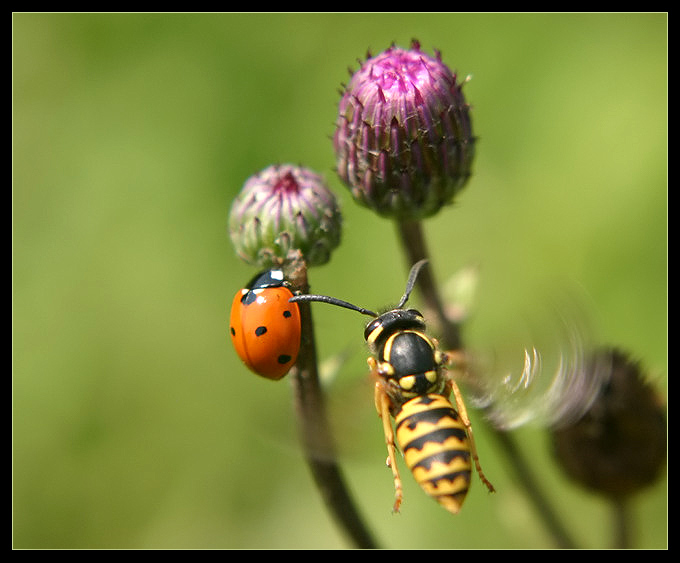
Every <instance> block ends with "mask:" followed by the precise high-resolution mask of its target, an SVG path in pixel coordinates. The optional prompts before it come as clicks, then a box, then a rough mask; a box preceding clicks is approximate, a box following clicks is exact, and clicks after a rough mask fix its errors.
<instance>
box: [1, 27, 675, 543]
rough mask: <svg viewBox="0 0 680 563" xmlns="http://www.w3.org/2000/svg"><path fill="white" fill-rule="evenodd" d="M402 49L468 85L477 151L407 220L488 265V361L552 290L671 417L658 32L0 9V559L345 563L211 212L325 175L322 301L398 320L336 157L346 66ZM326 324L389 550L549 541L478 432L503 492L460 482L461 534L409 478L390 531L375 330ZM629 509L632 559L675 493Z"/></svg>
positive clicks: (384, 249) (483, 292)
mask: <svg viewBox="0 0 680 563" xmlns="http://www.w3.org/2000/svg"><path fill="white" fill-rule="evenodd" d="M414 37H415V38H418V39H419V40H420V42H421V45H422V48H423V49H424V50H426V51H428V52H432V51H433V49H435V48H436V49H440V50H441V51H442V53H443V59H444V61H445V62H446V63H447V64H448V65H449V66H450V67H451V68H452V69H454V70H456V71H457V72H458V73H459V75H460V76H466V75H468V74H469V75H471V76H472V80H471V81H470V82H469V84H467V85H466V86H465V93H466V96H467V99H468V101H469V102H470V103H471V104H472V106H473V120H474V128H475V133H476V134H477V135H478V136H479V144H478V156H477V158H476V161H475V175H474V177H473V178H472V180H471V181H470V182H469V184H468V186H467V187H466V189H465V191H464V192H463V193H462V194H461V196H460V197H459V198H458V200H457V202H456V205H455V206H453V207H450V208H447V209H446V210H445V211H444V212H442V213H440V214H439V215H438V216H437V217H436V218H434V219H431V220H429V221H428V222H427V224H426V232H427V235H428V239H429V244H430V246H431V249H430V250H431V254H432V259H433V262H434V266H435V271H436V273H437V276H438V278H440V280H441V281H442V282H443V281H444V280H446V279H448V278H449V277H450V276H452V275H453V274H454V273H455V272H456V271H458V270H459V269H460V268H462V267H464V266H468V265H471V264H474V265H477V266H478V267H479V271H480V284H479V290H478V296H477V297H478V310H477V317H476V318H477V319H478V322H479V326H480V327H481V326H487V327H492V328H491V329H489V331H488V334H493V335H494V337H495V338H500V339H502V338H503V336H502V335H503V334H504V333H505V334H508V335H509V334H512V331H513V324H514V323H515V322H519V321H520V318H521V317H522V315H523V314H524V313H526V312H530V313H532V314H533V313H537V314H539V313H540V311H541V309H542V307H543V304H542V303H541V300H540V298H539V297H538V296H539V295H542V294H544V293H550V291H551V289H552V288H553V285H554V284H557V285H560V284H562V283H564V284H565V285H573V286H575V287H578V288H579V290H581V291H582V292H583V294H584V295H587V299H588V303H589V319H588V320H589V322H590V323H591V324H592V325H593V328H594V329H595V332H596V333H597V341H598V342H602V343H607V344H617V345H619V346H621V347H623V348H625V349H627V350H630V351H631V352H632V354H633V355H634V356H635V357H636V358H638V359H640V360H641V361H642V362H643V364H644V365H645V366H646V367H647V368H648V369H649V372H650V377H651V378H652V380H653V381H654V382H655V384H656V385H657V386H658V387H659V390H660V391H661V393H662V394H664V395H665V392H666V375H667V338H666V337H667V333H666V330H667V325H666V323H667V212H668V209H667V150H668V145H667V102H668V99H667V93H668V84H667V70H668V59H667V54H668V53H667V49H668V46H667V16H666V15H665V14H651V15H650V14H596V15H585V14H566V15H565V14H421V15H419V14H387V15H386V14H196V15H192V14H14V16H13V188H12V197H13V202H12V204H13V206H12V213H13V217H12V220H13V225H12V227H13V241H12V245H13V246H12V259H13V316H12V324H13V343H12V344H13V349H12V354H13V358H12V359H13V405H12V411H13V541H14V546H15V547H16V548H343V547H348V546H349V545H350V544H349V543H348V542H347V541H346V539H345V537H344V536H343V534H342V533H341V532H339V531H338V530H337V528H336V527H335V525H334V523H333V522H332V520H331V519H330V517H329V516H328V514H327V512H326V511H325V509H324V506H323V504H322V502H321V501H320V497H319V495H318V493H317V491H316V490H315V488H314V485H313V483H312V480H311V479H310V476H309V473H308V470H307V467H306V465H305V464H304V462H303V460H302V456H301V453H300V451H299V447H298V443H297V429H296V421H295V417H294V413H293V407H292V402H291V392H290V387H289V385H288V383H287V381H286V380H284V381H283V382H279V383H278V384H276V383H271V382H269V381H264V380H260V379H258V378H256V377H255V376H253V375H251V374H250V373H249V372H247V371H246V369H245V368H244V367H243V366H242V365H241V364H240V363H239V361H238V359H237V358H236V355H235V353H234V352H233V350H232V349H231V346H230V344H229V342H228V339H227V316H228V307H229V305H230V302H231V299H232V297H233V294H234V293H235V292H236V291H237V289H239V288H240V287H241V285H242V284H243V283H245V281H246V280H247V279H248V278H249V277H250V276H251V275H252V274H253V273H254V271H253V269H252V268H251V267H249V266H247V265H245V264H243V263H241V262H239V261H238V260H237V259H236V257H235V256H234V254H233V251H232V248H231V244H230V241H229V240H228V236H227V233H226V224H227V216H228V211H229V207H230V204H231V201H232V199H233V198H234V196H235V194H236V193H237V192H238V191H239V189H240V188H241V186H242V184H243V182H244V181H245V180H246V178H247V177H248V176H250V175H251V174H253V173H255V172H257V171H259V170H260V169H262V168H264V167H265V166H268V165H269V164H272V163H283V162H292V163H300V164H304V165H306V166H309V167H310V168H313V169H315V170H318V171H320V172H322V173H323V174H325V176H326V178H327V179H328V182H329V184H330V185H331V187H333V188H334V189H335V191H336V193H337V195H338V197H339V198H340V200H341V203H342V206H343V212H344V216H345V227H344V231H343V244H342V246H341V247H340V248H339V249H338V250H337V251H336V252H335V254H334V256H333V258H332V260H331V262H330V263H329V264H327V265H326V266H324V267H321V268H318V269H316V270H314V271H312V273H311V275H312V278H311V281H312V286H313V289H314V290H316V291H318V292H322V293H327V294H331V295H337V296H339V297H343V298H345V299H348V300H350V301H354V302H359V304H361V305H363V306H366V307H371V308H375V307H380V306H381V305H383V304H384V303H385V302H386V301H392V300H394V299H397V298H398V297H399V296H400V295H401V292H402V291H403V284H404V280H405V276H406V265H405V264H404V260H403V259H402V257H401V255H400V251H399V249H398V246H397V243H396V240H395V236H394V229H393V227H392V225H391V224H390V223H389V222H387V221H384V220H380V219H377V218H375V217H373V216H372V215H371V214H370V213H369V212H368V211H366V210H363V209H359V208H357V207H356V206H355V205H354V204H353V203H352V201H351V199H350V198H349V197H348V193H347V192H346V190H345V189H344V188H343V187H341V185H340V183H339V181H338V180H337V178H336V177H335V176H334V174H333V171H332V168H333V153H332V146H331V142H330V140H329V137H330V135H331V134H332V132H333V122H334V119H335V107H336V104H337V101H338V100H339V93H338V91H339V87H340V84H341V83H342V82H344V81H347V80H348V77H349V75H348V72H347V69H348V67H352V68H356V67H357V66H358V63H357V62H356V61H357V59H358V58H363V57H364V56H365V54H366V51H367V49H370V50H371V51H372V52H373V53H374V54H375V53H377V52H379V51H380V50H382V49H384V48H386V47H387V46H389V45H390V43H392V42H396V43H397V44H399V45H402V46H407V45H408V44H409V42H410V40H411V38H414ZM556 280H558V281H556ZM315 320H316V329H317V338H318V347H319V351H320V354H321V356H323V357H329V356H331V355H333V354H336V353H338V352H342V351H348V352H350V356H349V360H348V362H347V364H346V365H345V367H344V368H343V371H342V373H341V375H340V376H339V377H338V379H337V381H336V382H335V383H334V384H333V386H332V388H330V389H329V402H330V410H331V413H332V418H333V424H334V425H335V434H336V436H337V442H338V444H337V445H338V449H339V452H340V454H339V455H340V461H341V464H342V467H343V471H344V473H345V476H346V478H347V481H348V483H349V485H350V487H351V489H352V491H353V493H354V495H355V497H356V499H357V503H358V505H359V507H360V510H361V512H362V514H363V515H364V517H365V518H366V520H367V521H368V523H369V525H370V527H371V529H372V530H373V532H374V533H375V535H376V537H377V539H378V541H379V543H380V544H381V545H382V546H385V547H391V548H484V547H488V548H542V547H551V546H553V544H552V543H551V540H550V538H549V536H548V534H547V533H546V531H545V528H544V526H543V524H542V522H541V520H540V519H539V518H537V516H536V514H535V512H534V510H533V508H532V506H531V505H530V504H529V503H527V501H526V499H525V498H524V497H523V496H522V494H521V490H520V489H519V488H518V486H517V483H516V482H515V479H514V477H513V474H512V472H510V471H509V470H508V467H507V462H506V460H505V458H504V457H503V455H502V453H501V452H499V451H498V450H497V448H496V446H495V443H494V442H493V440H492V439H490V438H489V436H488V434H487V433H486V431H485V428H484V426H483V425H480V424H478V425H477V429H476V433H477V441H478V442H479V448H480V456H481V458H482V462H483V465H484V469H485V472H486V474H487V475H488V476H489V478H490V479H491V480H492V481H493V482H494V484H495V486H496V488H497V489H498V494H496V495H493V496H490V495H487V494H486V493H485V492H484V491H483V488H482V487H481V486H480V484H479V482H478V481H476V482H475V483H474V486H473V489H472V491H471V493H470V495H469V498H468V500H467V501H466V505H465V507H464V510H463V511H462V512H461V514H459V515H458V516H456V517H453V516H451V515H450V514H448V513H446V512H445V511H443V510H442V509H441V508H439V507H438V506H437V505H436V504H435V503H433V502H432V501H431V500H430V499H428V498H427V497H426V496H425V495H424V494H422V493H421V492H420V490H419V489H418V488H417V486H416V485H415V484H414V483H413V481H412V479H411V477H410V476H409V475H408V473H407V472H404V483H405V495H406V497H405V502H404V505H403V510H402V513H401V514H400V515H392V514H391V512H390V509H391V503H392V495H393V489H392V481H391V476H390V473H389V471H388V470H387V469H386V468H385V467H384V459H385V449H384V444H383V436H382V431H381V427H380V423H379V421H378V419H377V417H376V415H375V411H374V408H373V404H372V400H373V398H372V391H371V389H370V386H369V384H368V382H367V381H366V373H365V354H366V351H365V349H364V344H363V339H362V331H363V328H362V327H363V322H364V319H363V318H359V316H358V315H356V316H355V315H354V314H351V313H349V312H345V313H342V312H341V311H339V310H335V309H334V308H332V307H328V308H324V307H317V308H316V309H315ZM471 330H472V329H471ZM472 333H473V334H474V336H475V345H478V346H480V347H484V346H487V345H488V346H490V347H493V345H494V344H493V342H485V341H484V339H485V334H487V332H485V330H483V329H482V328H480V329H478V330H476V331H475V330H472ZM352 335H355V337H354V338H353V337H352ZM631 416H632V417H634V416H635V414H634V413H631ZM476 419H477V420H478V417H476ZM517 439H518V441H519V443H520V444H521V445H522V448H523V449H524V450H525V453H526V455H527V457H528V458H529V459H530V460H531V461H532V463H533V464H534V465H533V466H534V468H535V470H536V472H537V473H538V474H539V475H540V477H541V481H542V483H541V484H542V486H543V487H544V488H545V490H546V492H547V493H548V495H549V497H550V498H551V499H552V500H553V501H554V502H555V503H556V504H557V506H558V507H559V509H560V511H561V515H562V516H563V518H564V520H565V522H566V523H567V526H568V528H569V529H570V531H571V532H572V533H573V535H574V537H575V539H576V540H577V542H578V544H579V545H580V546H583V547H593V548H600V547H608V546H609V545H611V528H612V522H611V519H610V514H609V507H608V505H607V504H606V503H605V502H603V501H602V500H601V499H599V498H597V497H595V496H593V495H590V494H588V493H587V492H585V491H583V490H582V489H580V488H578V487H577V486H575V485H573V484H572V483H570V482H569V481H567V480H566V479H565V478H564V476H563V475H562V474H561V473H560V470H559V468H557V467H556V466H555V463H554V461H553V459H552V458H551V456H550V449H549V445H548V444H547V443H546V440H545V437H544V435H543V434H542V433H541V432H540V431H538V430H533V429H523V430H521V431H519V432H518V433H517ZM631 455H635V453H634V444H631ZM632 508H633V529H634V531H635V544H634V545H635V546H636V547H649V548H664V547H666V545H667V487H666V477H665V475H664V476H663V477H662V479H661V480H660V481H659V482H658V483H657V484H656V485H655V486H653V487H651V488H649V489H648V490H646V491H645V492H644V493H643V494H641V495H639V496H638V497H636V498H635V499H634V502H633V504H632Z"/></svg>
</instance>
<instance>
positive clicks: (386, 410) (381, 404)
mask: <svg viewBox="0 0 680 563" xmlns="http://www.w3.org/2000/svg"><path fill="white" fill-rule="evenodd" d="M372 359H373V358H370V359H369V365H371V368H374V367H375V362H373V363H372V362H371V361H370V360H372ZM390 405H391V401H390V398H389V396H388V395H387V393H386V392H385V389H384V383H383V381H382V380H381V379H379V378H378V379H377V381H376V382H375V408H376V410H377V411H378V416H379V417H380V418H381V419H382V424H383V433H384V434H385V444H387V466H388V467H389V468H390V469H391V470H392V477H393V478H394V507H393V508H392V511H393V512H399V507H400V506H401V501H402V498H403V494H402V488H401V477H400V476H399V468H398V467H397V453H396V451H397V448H396V446H395V444H394V431H393V430H392V421H391V415H390Z"/></svg>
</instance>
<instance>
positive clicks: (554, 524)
mask: <svg viewBox="0 0 680 563" xmlns="http://www.w3.org/2000/svg"><path fill="white" fill-rule="evenodd" d="M397 232H398V235H399V239H400V240H401V244H402V247H403V249H404V252H405V254H406V257H407V260H408V264H407V269H408V268H410V267H411V265H413V264H415V263H416V262H417V261H418V260H422V259H423V258H427V259H428V260H429V259H430V257H429V253H428V249H427V244H426V241H425V235H424V233H423V228H422V224H421V223H420V222H419V221H397ZM418 288H419V290H420V292H421V295H422V298H423V300H424V302H425V305H426V307H427V309H428V310H429V312H430V313H431V314H433V315H434V317H435V319H436V323H437V325H438V329H439V330H440V331H441V341H442V344H443V345H444V349H445V350H462V349H463V339H462V336H461V327H460V325H459V324H458V323H454V322H453V321H451V319H450V318H449V317H448V315H447V314H446V311H445V309H444V306H443V304H442V300H441V298H440V297H439V291H438V289H437V284H436V282H435V278H434V274H433V267H432V263H431V260H430V263H429V264H428V267H427V268H424V269H423V271H422V273H421V275H420V277H419V278H418ZM491 430H492V431H493V433H494V434H495V436H496V438H497V440H498V444H499V445H500V446H501V447H502V449H503V451H504V452H505V454H506V456H507V458H508V461H509V464H510V466H511V467H513V468H514V470H515V474H516V477H517V479H518V480H519V482H520V484H521V485H522V487H523V488H524V491H525V493H526V494H527V496H528V498H529V499H530V500H531V501H532V503H533V505H534V507H535V509H536V510H537V512H538V513H539V514H540V515H541V518H542V520H543V522H544V523H545V525H546V527H547V528H548V530H549V531H550V533H551V534H552V537H553V540H554V541H555V543H556V545H558V546H559V547H561V548H573V547H574V543H573V541H572V540H571V539H570V538H569V535H568V533H567V532H566V529H565V527H564V526H563V524H562V523H561V522H560V519H559V518H558V516H557V512H556V511H555V510H554V509H553V507H552V506H551V504H550V502H548V499H547V497H546V496H545V494H544V493H543V491H542V490H541V488H540V487H539V486H538V481H537V479H536V477H535V475H533V473H532V471H531V469H530V467H531V466H530V464H528V463H527V462H526V460H525V459H524V456H523V455H522V452H521V451H520V449H519V448H518V447H517V444H516V443H515V441H514V439H513V437H512V436H511V435H509V434H508V433H506V432H502V431H500V430H498V429H496V428H493V427H491Z"/></svg>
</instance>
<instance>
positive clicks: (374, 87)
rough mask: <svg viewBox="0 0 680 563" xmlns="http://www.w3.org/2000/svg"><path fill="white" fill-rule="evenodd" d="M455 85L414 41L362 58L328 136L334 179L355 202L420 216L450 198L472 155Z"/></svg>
mask: <svg viewBox="0 0 680 563" xmlns="http://www.w3.org/2000/svg"><path fill="white" fill-rule="evenodd" d="M461 88H462V83H461V84H457V83H456V75H455V74H454V73H452V72H451V71H450V70H449V68H448V67H447V66H446V65H445V64H444V63H443V62H442V60H441V55H440V53H439V52H437V53H436V56H435V57H431V56H429V55H427V54H425V53H423V52H422V51H421V50H420V44H419V43H418V42H417V41H413V43H412V45H411V49H408V50H405V49H400V48H397V47H395V46H392V47H390V48H389V49H387V50H386V51H384V52H382V53H381V54H380V55H377V56H376V57H370V56H369V58H368V59H367V60H366V61H365V62H364V63H363V64H362V65H361V68H360V69H359V70H358V71H357V72H355V73H354V74H353V76H352V79H351V80H350V82H349V84H348V85H347V87H346V88H345V90H344V92H343V95H342V98H341V100H340V104H339V109H338V118H337V121H336V130H335V135H334V138H333V144H334V147H335V153H336V160H337V172H338V175H339V176H340V178H341V179H342V180H343V182H344V183H345V184H346V185H347V186H348V187H349V188H350V190H351V191H352V195H353V196H354V198H355V199H356V200H357V201H358V202H360V203H361V204H362V205H365V206H367V207H369V208H371V209H374V210H375V211H376V212H378V213H379V214H380V215H383V216H387V217H394V218H398V219H421V218H424V217H427V216H430V215H432V214H434V213H436V212H437V211H438V210H439V209H440V208H441V207H442V206H443V205H445V204H448V203H450V202H451V201H452V200H453V197H454V196H455V195H456V193H458V192H459V191H460V190H461V189H462V188H463V186H464V185H465V183H466V182H467V179H468V178H469V176H470V174H471V165H472V160H473V156H474V140H475V139H474V137H473V135H472V125H471V122H470V115H469V106H468V105H467V104H466V102H465V98H464V97H463V93H462V91H461Z"/></svg>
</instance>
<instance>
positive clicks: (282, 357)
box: [277, 354, 291, 365]
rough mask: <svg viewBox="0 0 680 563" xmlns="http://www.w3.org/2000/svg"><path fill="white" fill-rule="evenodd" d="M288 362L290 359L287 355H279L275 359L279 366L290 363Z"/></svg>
mask: <svg viewBox="0 0 680 563" xmlns="http://www.w3.org/2000/svg"><path fill="white" fill-rule="evenodd" d="M290 360H291V357H290V356H289V355H288V354H281V355H280V356H279V357H278V358H277V361H278V362H279V363H280V364H281V365H283V364H287V363H288V362H290Z"/></svg>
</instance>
